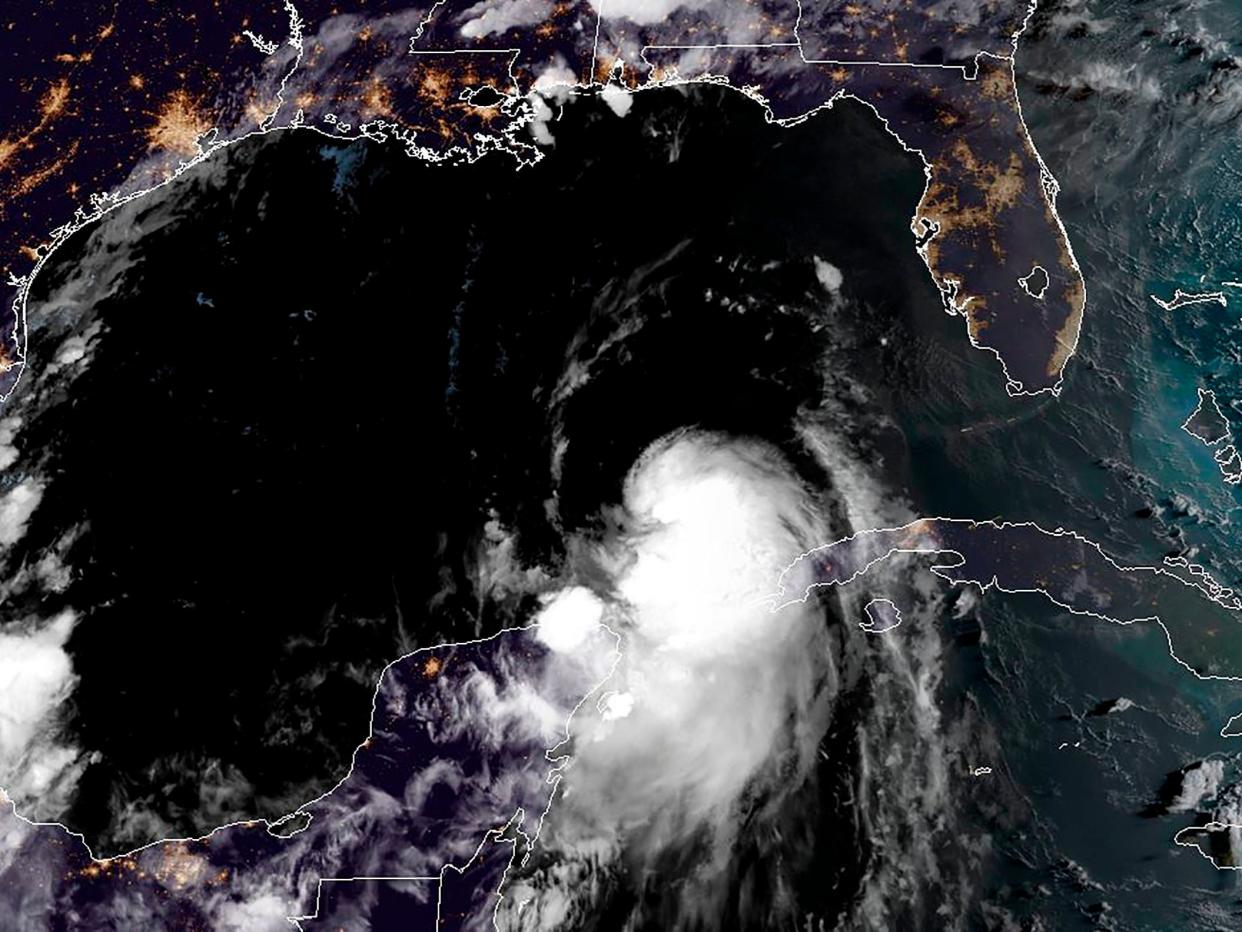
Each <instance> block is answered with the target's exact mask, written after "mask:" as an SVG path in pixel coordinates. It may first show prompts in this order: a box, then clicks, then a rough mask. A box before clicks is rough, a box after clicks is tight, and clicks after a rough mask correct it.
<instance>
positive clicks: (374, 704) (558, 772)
mask: <svg viewBox="0 0 1242 932" xmlns="http://www.w3.org/2000/svg"><path fill="white" fill-rule="evenodd" d="M539 627H540V625H539V623H538V622H535V623H532V624H528V625H520V626H516V627H512V628H502V629H501V630H500V631H497V632H496V633H495V634H491V635H488V636H487V637H482V638H472V639H470V640H466V641H449V642H445V643H442V644H434V645H429V646H427V647H417V648H415V649H414V650H412V651H409V652H407V653H405V654H402V655H401V656H400V657H398V658H396V659H395V660H392V661H390V662H388V663H387V664H385V665H384V668H383V669H382V670H381V671H380V673H379V676H377V677H376V681H375V691H374V692H373V693H372V694H371V716H370V719H369V720H368V723H367V736H366V738H364V739H363V740H362V741H360V742H358V744H357V745H355V747H354V752H353V754H352V755H351V756H350V761H349V769H348V770H347V771H346V773H345V775H344V776H343V777H341V779H339V780H338V781H337V782H336V783H335V784H333V785H332V788H331V789H329V790H326V791H325V792H323V793H320V794H319V795H318V796H316V797H314V798H313V799H309V800H307V801H306V802H303V803H299V804H298V805H297V806H296V807H295V808H294V809H293V810H292V811H290V812H288V813H286V814H285V815H283V816H281V817H280V818H278V819H262V818H260V819H237V820H235V821H233V822H226V823H225V824H223V825H217V826H216V827H215V828H213V829H211V831H209V832H206V833H204V834H202V835H194V836H188V837H168V838H159V839H156V840H155V841H150V842H147V843H146V844H144V845H139V846H138V847H136V848H133V849H130V850H129V851H125V852H123V853H120V854H114V855H109V856H108V857H104V858H101V857H97V856H96V855H95V852H94V851H93V850H91V846H90V844H88V843H87V841H86V836H85V835H84V834H83V833H82V832H75V831H73V830H72V829H71V828H69V827H68V826H66V825H65V824H64V823H62V822H55V821H52V822H40V821H37V820H34V819H28V818H26V817H25V816H24V815H22V814H21V813H20V812H18V810H17V801H16V800H14V799H13V798H12V797H11V796H9V795H8V793H7V792H6V791H5V790H4V788H3V787H0V806H3V805H5V804H7V805H10V806H12V809H13V816H14V818H16V819H19V820H21V821H22V822H24V823H26V824H27V825H28V826H30V827H32V828H35V829H40V828H53V829H60V830H61V831H62V832H64V833H65V834H66V835H68V836H70V837H71V838H74V839H76V840H77V842H78V844H80V845H81V846H82V847H83V848H84V849H85V850H86V853H87V855H88V856H89V857H90V859H91V862H92V863H95V864H108V863H110V862H112V861H118V860H122V859H124V858H132V857H133V856H134V855H136V854H140V853H142V852H144V851H147V850H149V849H151V848H157V847H160V846H161V845H169V844H185V843H187V842H195V841H206V840H207V839H209V838H211V836H213V835H215V834H216V833H217V832H222V831H227V830H229V829H234V828H242V827H246V826H254V825H264V826H266V829H267V830H268V831H269V832H270V830H271V829H272V827H274V826H278V825H280V824H281V823H283V822H285V821H287V820H289V819H290V818H292V817H293V816H296V815H298V814H299V813H300V812H301V811H302V810H303V809H304V808H306V807H307V806H312V805H314V804H315V803H317V802H319V801H320V800H322V799H324V798H325V797H327V796H331V795H332V794H333V793H335V792H336V791H337V790H338V789H340V788H341V786H342V785H344V783H345V782H346V781H347V780H348V779H349V778H350V777H351V776H352V775H353V772H354V766H355V765H356V763H357V760H358V754H359V752H360V751H362V750H363V748H364V747H366V746H367V744H368V743H369V742H370V740H371V738H372V737H373V736H374V733H375V716H376V713H377V712H378V710H379V696H380V688H381V687H382V686H383V683H384V677H385V676H387V675H388V672H389V670H391V669H392V668H393V667H395V666H397V665H398V664H401V663H405V662H406V661H407V660H409V659H410V658H412V657H414V656H416V655H418V654H422V653H428V652H432V651H443V650H448V649H451V648H454V647H472V646H477V645H480V644H486V643H488V642H489V641H495V640H497V639H499V638H502V637H505V636H506V635H511V634H519V633H524V632H533V631H537V630H538V629H539ZM596 628H597V630H603V631H606V632H607V633H608V634H609V635H611V636H612V637H613V638H614V648H613V659H612V663H611V665H610V666H609V668H608V672H607V673H606V674H605V675H604V676H603V677H602V678H601V679H600V680H599V681H598V682H596V683H595V684H594V685H593V686H591V688H590V689H589V690H587V692H586V693H585V694H584V695H583V697H582V698H581V699H579V700H578V702H577V703H576V704H575V705H574V707H573V708H572V709H571V710H570V712H569V714H568V715H567V716H566V718H565V725H564V737H563V738H561V739H560V740H558V741H557V742H556V744H554V745H552V746H551V747H550V748H547V749H545V751H544V757H545V759H546V760H547V762H548V763H549V764H551V765H552V766H551V768H550V769H549V771H548V775H547V777H546V778H545V781H544V782H546V783H549V784H551V789H550V790H549V793H548V802H547V805H546V806H545V807H544V810H543V812H542V813H541V814H540V816H539V821H538V822H537V823H536V825H535V830H534V832H532V833H530V834H529V835H528V834H527V833H526V832H524V831H523V830H522V829H521V828H519V827H518V826H519V825H520V824H521V822H522V820H524V819H525V810H524V809H523V808H522V807H521V806H519V807H518V809H517V810H516V811H515V812H514V813H513V814H512V815H510V816H509V817H508V819H507V820H506V821H505V823H504V824H503V826H501V827H500V828H497V827H496V826H494V825H493V826H492V827H491V828H487V829H484V830H483V839H482V841H480V842H479V845H478V847H477V848H476V849H475V852H474V854H473V855H472V856H471V857H470V859H469V860H467V861H466V863H465V864H463V865H461V866H460V867H459V866H458V865H455V864H453V863H452V862H451V861H449V862H446V863H445V864H444V865H443V866H442V867H441V868H440V872H439V873H438V874H436V875H435V876H409V877H400V876H385V877H378V876H376V877H369V876H361V877H320V878H318V879H317V881H316V885H315V912H314V913H309V914H306V915H300V916H286V917H285V918H286V920H287V921H288V922H290V923H291V924H292V925H293V926H294V927H295V928H297V929H301V928H302V926H301V924H300V923H301V922H304V921H310V920H312V919H316V918H318V915H319V902H320V895H321V893H322V890H323V884H324V883H325V882H327V883H353V882H355V881H358V882H368V881H385V880H392V881H403V880H405V881H414V882H418V881H425V882H430V881H438V882H440V883H442V882H443V879H444V874H445V871H447V870H449V869H452V870H455V871H457V872H458V874H464V873H465V872H466V871H467V870H468V869H469V868H470V867H471V866H472V865H473V864H474V863H475V861H477V860H478V858H479V856H480V854H481V853H482V851H483V849H484V848H485V847H486V846H487V844H488V842H489V841H493V840H496V841H498V842H500V841H501V839H498V838H497V839H494V836H495V835H496V834H497V833H498V832H500V833H503V832H506V831H507V830H508V829H510V828H511V827H512V828H514V830H515V831H517V833H518V834H519V835H521V836H522V838H523V839H525V842H526V855H525V857H524V858H523V863H525V860H526V858H529V857H530V851H531V849H532V848H533V847H534V844H535V842H536V841H537V840H538V838H539V835H540V833H541V832H542V831H543V823H544V820H545V819H546V818H547V815H548V812H549V811H551V809H552V802H553V800H554V799H555V797H556V791H557V789H558V788H559V786H560V782H561V779H562V778H563V777H564V769H565V767H566V766H567V765H568V764H569V762H570V760H571V755H569V754H560V755H558V756H556V757H554V756H553V755H554V754H556V752H557V751H558V750H560V749H561V748H563V747H564V746H565V745H566V744H568V743H569V742H570V741H572V740H573V732H572V728H571V722H572V721H573V719H574V716H575V715H577V714H578V712H579V711H580V710H581V709H582V706H583V705H584V704H585V703H586V702H587V701H588V700H589V699H590V698H591V697H592V696H594V695H596V694H597V693H598V692H599V691H600V689H602V688H603V687H604V685H605V684H607V683H608V682H609V681H610V680H611V679H612V678H613V676H615V675H616V672H617V668H618V667H619V666H620V663H621V653H622V652H621V646H622V643H623V642H624V638H623V637H622V636H621V635H620V634H619V633H617V632H616V631H615V630H613V629H612V628H611V627H609V626H608V625H607V624H605V623H604V622H602V621H601V622H597V623H596ZM309 827H310V823H309V822H308V823H307V825H304V826H303V827H302V828H300V829H298V830H297V831H295V832H290V833H289V835H288V836H284V837H289V838H292V837H293V836H295V835H300V834H301V833H302V832H304V831H306V829H307V828H309ZM502 843H508V842H502ZM513 844H514V852H513V853H514V854H516V852H517V848H516V839H513ZM511 867H512V857H511V858H510V864H509V865H508V866H507V867H506V868H505V871H504V874H503V875H502V876H501V882H500V885H499V887H498V889H497V890H496V892H495V895H496V896H497V897H499V898H500V899H499V900H498V902H497V904H496V909H499V908H500V903H501V902H503V899H504V894H503V893H501V892H500V890H501V889H503V888H504V883H505V881H506V880H507V879H508V873H509V869H510V868H511ZM439 907H440V891H439V890H437V892H436V924H437V927H438V926H439Z"/></svg>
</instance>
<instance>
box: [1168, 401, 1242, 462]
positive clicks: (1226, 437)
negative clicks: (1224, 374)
mask: <svg viewBox="0 0 1242 932" xmlns="http://www.w3.org/2000/svg"><path fill="white" fill-rule="evenodd" d="M1197 391H1198V392H1199V403H1198V404H1196V405H1195V409H1194V410H1193V411H1191V412H1190V414H1189V415H1187V417H1186V420H1184V421H1182V424H1181V427H1182V430H1184V431H1185V432H1186V433H1187V434H1188V435H1190V436H1191V437H1193V438H1194V439H1195V440H1197V441H1199V443H1201V444H1203V445H1204V446H1205V447H1207V448H1208V449H1210V450H1212V459H1214V460H1215V461H1216V468H1217V469H1218V470H1219V471H1220V474H1221V478H1222V479H1223V480H1224V482H1225V484H1226V485H1238V484H1240V483H1242V454H1239V453H1238V448H1237V446H1235V444H1234V439H1233V429H1232V428H1231V427H1230V426H1229V419H1228V418H1227V417H1225V412H1224V411H1222V410H1221V409H1220V403H1219V402H1218V401H1217V400H1216V392H1214V391H1213V390H1212V389H1210V388H1200V389H1197ZM1205 401H1206V402H1208V403H1209V404H1211V406H1212V410H1213V411H1215V412H1216V417H1217V418H1219V419H1220V422H1221V423H1222V424H1224V425H1225V433H1224V434H1223V435H1221V436H1220V437H1217V438H1216V439H1215V440H1205V439H1204V438H1203V437H1200V436H1199V435H1198V434H1196V433H1195V432H1194V431H1193V430H1191V429H1190V422H1191V421H1193V420H1194V419H1195V415H1197V414H1198V413H1199V411H1200V410H1202V408H1203V403H1204V402H1205ZM1234 464H1236V465H1234ZM1230 469H1232V471H1229V470H1230Z"/></svg>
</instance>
